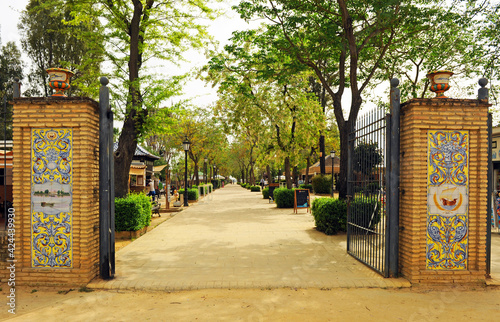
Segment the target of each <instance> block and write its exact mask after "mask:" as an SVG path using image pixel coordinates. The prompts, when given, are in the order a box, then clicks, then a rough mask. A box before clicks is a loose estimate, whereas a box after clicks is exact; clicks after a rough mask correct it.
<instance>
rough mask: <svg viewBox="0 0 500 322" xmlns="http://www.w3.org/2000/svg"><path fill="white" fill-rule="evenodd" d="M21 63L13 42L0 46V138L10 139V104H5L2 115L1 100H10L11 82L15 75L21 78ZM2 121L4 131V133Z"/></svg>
mask: <svg viewBox="0 0 500 322" xmlns="http://www.w3.org/2000/svg"><path fill="white" fill-rule="evenodd" d="M23 76H24V74H23V65H22V61H21V52H20V51H19V49H18V48H17V46H16V44H15V43H14V42H8V43H7V44H5V45H4V46H2V48H0V104H1V105H0V111H1V112H0V113H1V114H2V123H1V127H0V139H2V140H3V139H7V140H12V105H10V104H7V111H6V114H5V115H4V111H3V100H4V99H5V100H6V101H7V102H9V101H10V100H12V94H13V93H12V84H13V81H14V78H15V77H19V79H22V78H23ZM4 122H5V126H6V129H7V131H6V133H4V132H5V131H4V130H5V128H4Z"/></svg>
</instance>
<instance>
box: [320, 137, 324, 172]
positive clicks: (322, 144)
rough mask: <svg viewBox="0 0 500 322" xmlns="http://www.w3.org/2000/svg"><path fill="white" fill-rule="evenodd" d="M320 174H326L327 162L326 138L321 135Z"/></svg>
mask: <svg viewBox="0 0 500 322" xmlns="http://www.w3.org/2000/svg"><path fill="white" fill-rule="evenodd" d="M319 172H320V173H321V174H323V175H324V174H326V162H325V136H324V135H321V136H320V137H319Z"/></svg>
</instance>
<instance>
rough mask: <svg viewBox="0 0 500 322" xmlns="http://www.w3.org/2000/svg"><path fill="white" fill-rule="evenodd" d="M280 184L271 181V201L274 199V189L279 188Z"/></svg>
mask: <svg viewBox="0 0 500 322" xmlns="http://www.w3.org/2000/svg"><path fill="white" fill-rule="evenodd" d="M279 186H280V184H279V183H270V184H269V202H271V200H273V201H274V189H276V188H279Z"/></svg>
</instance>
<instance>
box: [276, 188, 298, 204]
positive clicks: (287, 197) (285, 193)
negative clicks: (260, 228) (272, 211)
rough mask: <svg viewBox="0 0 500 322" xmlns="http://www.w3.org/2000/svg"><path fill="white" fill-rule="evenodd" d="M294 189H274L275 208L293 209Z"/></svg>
mask: <svg viewBox="0 0 500 322" xmlns="http://www.w3.org/2000/svg"><path fill="white" fill-rule="evenodd" d="M293 190H294V189H287V188H277V189H274V192H273V196H274V201H275V202H276V207H278V208H293V202H294V196H293Z"/></svg>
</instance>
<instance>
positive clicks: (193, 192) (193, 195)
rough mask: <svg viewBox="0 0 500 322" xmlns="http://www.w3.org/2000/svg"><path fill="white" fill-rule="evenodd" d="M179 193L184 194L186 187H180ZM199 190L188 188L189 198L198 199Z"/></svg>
mask: <svg viewBox="0 0 500 322" xmlns="http://www.w3.org/2000/svg"><path fill="white" fill-rule="evenodd" d="M179 195H184V189H179ZM198 198H199V192H198V189H189V188H188V200H198Z"/></svg>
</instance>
